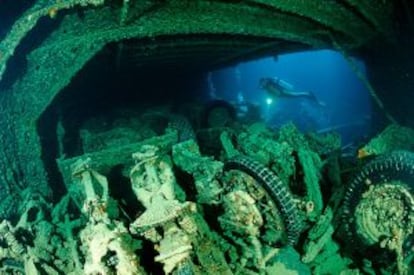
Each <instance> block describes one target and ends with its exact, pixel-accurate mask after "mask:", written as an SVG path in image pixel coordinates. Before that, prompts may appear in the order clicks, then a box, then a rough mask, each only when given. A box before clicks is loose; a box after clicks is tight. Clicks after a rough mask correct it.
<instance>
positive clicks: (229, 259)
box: [0, 0, 414, 275]
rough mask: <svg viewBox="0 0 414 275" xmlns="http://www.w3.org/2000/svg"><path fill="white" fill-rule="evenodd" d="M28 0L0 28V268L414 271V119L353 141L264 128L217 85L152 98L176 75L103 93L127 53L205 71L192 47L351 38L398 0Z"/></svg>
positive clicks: (366, 37) (379, 26)
mask: <svg viewBox="0 0 414 275" xmlns="http://www.w3.org/2000/svg"><path fill="white" fill-rule="evenodd" d="M33 2H34V3H33V5H31V6H29V7H28V8H27V10H25V11H22V12H21V14H19V16H16V19H15V20H14V23H13V24H11V25H10V27H9V29H8V30H7V31H6V32H5V34H4V35H3V37H2V40H1V41H0V90H1V91H0V114H1V116H0V128H1V131H0V149H1V150H0V218H1V219H0V274H27V275H38V274H53V275H54V274H72V275H80V274H87V275H110V274H119V275H127V274H176V275H189V274H411V273H412V272H413V271H412V270H413V269H414V152H413V150H414V130H413V129H411V128H409V127H403V126H400V125H398V124H397V123H393V124H390V125H389V126H388V127H384V129H382V131H380V133H379V134H378V135H377V136H375V137H373V138H371V139H370V140H369V141H368V140H367V142H366V144H365V145H364V146H361V147H360V149H359V151H358V150H355V152H352V153H353V155H349V154H345V153H344V151H343V149H344V148H341V138H340V135H339V134H338V133H335V132H326V133H324V134H318V133H316V132H310V133H304V132H301V131H300V130H299V129H298V128H297V127H296V126H295V125H294V124H293V123H286V124H285V125H283V126H282V127H280V128H278V129H273V128H269V127H268V126H267V125H266V124H265V123H264V122H263V120H262V119H261V118H260V115H258V112H257V109H256V111H254V110H253V109H254V108H253V107H254V104H251V106H248V107H249V108H250V109H249V108H246V109H244V110H243V111H245V112H244V113H243V116H242V117H239V116H238V113H237V111H240V110H236V108H237V106H235V104H233V103H228V102H224V101H220V100H217V101H213V102H212V104H208V106H205V105H204V106H203V104H200V103H199V101H197V100H194V101H190V99H189V98H185V99H188V100H187V101H186V100H183V102H179V103H180V104H169V103H168V104H162V103H165V102H162V103H161V101H162V100H163V97H167V92H169V93H171V94H172V95H171V94H169V96H170V97H175V96H176V95H175V94H174V92H171V91H170V90H168V91H163V93H161V95H162V96H160V97H159V98H156V100H154V101H155V103H154V102H151V103H152V104H147V103H145V102H139V103H142V104H135V105H134V106H135V108H132V107H131V105H132V104H131V105H128V104H125V105H123V106H117V105H116V104H117V103H119V102H115V101H114V102H112V101H111V99H114V98H115V97H110V98H109V99H106V98H105V96H108V94H105V93H104V92H102V91H103V90H105V89H104V88H105V87H103V86H104V85H105V84H107V83H108V81H106V82H105V81H104V79H103V78H106V77H107V76H108V75H109V76H110V77H109V78H110V79H112V78H111V77H112V75H111V73H113V74H114V75H115V74H117V77H118V78H117V80H118V81H120V82H121V81H122V80H124V81H127V80H128V78H122V74H123V73H125V74H126V73H127V72H126V71H128V69H125V68H122V64H123V62H124V63H125V59H128V60H127V61H131V62H132V63H134V65H136V66H138V67H139V66H141V65H142V64H144V63H145V64H146V65H148V64H150V65H151V64H152V62H154V63H156V62H158V63H157V66H161V65H160V64H165V63H168V61H169V59H174V61H175V63H174V62H173V63H174V64H176V65H177V67H178V66H181V67H180V68H183V67H186V66H194V68H198V69H199V70H200V66H199V65H200V64H199V63H197V62H193V59H194V58H196V57H200V56H203V58H201V59H197V60H198V62H205V63H203V65H204V64H207V63H208V65H210V66H211V67H214V66H215V67H217V66H218V65H222V64H226V63H228V62H230V61H234V60H239V59H242V56H246V55H247V56H255V55H258V56H260V55H263V54H264V53H270V52H273V51H274V50H270V49H273V48H275V47H276V48H278V49H280V50H283V51H287V52H289V51H293V50H296V49H310V48H326V47H328V48H329V47H336V48H337V50H340V51H342V52H345V51H347V50H353V49H356V48H358V47H360V46H363V45H365V44H366V43H368V42H369V41H371V39H374V38H377V37H378V35H379V34H381V35H383V36H386V34H387V33H388V31H389V30H390V28H391V26H392V24H391V17H390V14H391V12H392V11H393V8H394V7H393V3H392V1H379V3H377V4H376V5H372V4H370V3H371V2H370V1H325V2H323V3H322V2H320V3H319V2H318V3H317V2H315V1H296V0H289V1H278V0H274V1H220V0H217V1H176V0H172V1H132V0H130V1H128V0H123V1H102V0H58V1H54V0H53V1H52V0H44V1H43V0H38V1H33ZM36 28H40V29H43V28H44V29H47V31H49V33H47V34H44V33H42V32H41V31H40V30H39V29H36ZM36 31H39V32H38V33H37V32H36ZM36 35H39V37H36ZM203 35H205V36H203ZM187 36H188V37H187ZM171 37H173V38H174V39H171ZM382 38H384V37H382ZM200 49H203V50H202V51H201V50H200ZM229 49H231V50H230V52H229ZM23 52H24V54H22V53H23ZM108 52H111V54H109V55H107V53H108ZM114 52H115V54H113V53H114ZM96 55H97V59H99V58H100V59H99V60H100V62H102V60H104V61H105V62H103V63H99V62H96V63H97V64H98V65H96V64H95V63H93V62H92V63H93V64H92V65H95V67H93V66H92V65H91V67H88V68H87V69H89V70H87V69H85V67H87V65H86V64H87V62H88V61H90V60H91V59H92V58H93V57H94V56H96ZM108 56H109V57H111V58H113V59H111V58H108ZM125 56H126V58H125ZM107 59H111V60H110V61H108V60H107ZM200 60H201V61H200ZM95 61H96V60H95ZM163 62H165V63H163ZM196 63H197V64H196ZM102 64H105V66H108V67H111V70H110V69H108V70H106V69H107V68H106V67H105V66H102V67H105V69H102V68H101V69H102V70H98V71H99V72H100V73H102V74H103V75H99V76H98V77H97V76H96V75H89V74H88V77H89V76H90V77H91V78H93V80H94V81H96V82H95V83H93V84H94V85H93V87H90V88H91V89H90V90H91V91H92V92H90V91H89V94H87V93H83V91H84V90H82V89H77V88H79V87H78V86H77V85H79V83H83V84H84V82H83V81H84V79H83V78H82V77H84V76H85V75H86V73H85V75H81V77H78V78H76V79H75V80H74V79H73V77H74V76H75V75H76V74H77V73H78V72H79V71H81V70H85V71H86V72H90V69H91V68H95V69H97V67H99V66H100V65H102ZM108 64H110V65H108ZM183 64H186V65H183ZM195 65H198V67H197V66H195ZM157 66H155V67H156V68H159V67H157ZM206 66H207V65H206ZM112 67H114V68H112ZM128 68H129V67H128ZM191 68H193V67H191ZM174 69H175V67H174ZM134 72H135V71H134ZM134 72H132V74H133V73H134ZM142 72H143V71H141V73H142ZM120 75H121V76H120ZM155 75H156V76H157V78H156V80H155V81H154V82H163V81H164V78H163V76H164V75H162V72H158V70H156V73H155ZM114 78H115V76H114ZM169 80H170V81H171V78H169ZM100 81H102V83H104V84H100ZM92 82H93V81H92ZM98 82H99V83H98ZM73 83H75V84H73ZM70 84H73V85H74V86H73V87H70V88H68V89H67V90H64V88H65V87H66V86H68V85H69V86H70ZM123 84H125V83H123ZM128 84H129V83H126V84H125V85H123V86H122V88H126V87H127V86H128ZM152 84H153V86H151V87H154V86H156V84H157V83H152ZM113 86H114V87H112V86H111V87H110V88H112V89H113V91H112V92H113V93H115V94H116V93H119V94H120V97H122V96H125V94H127V93H122V92H121V91H119V90H118V89H122V88H120V87H118V86H116V85H115V84H113ZM115 86H116V87H115ZM171 86H172V85H170V86H169V85H165V86H163V88H171V90H173V91H174V89H173V88H172V87H171ZM151 87H150V88H151ZM146 88H148V87H146ZM62 90H64V91H63V92H62ZM73 90H80V91H77V92H76V91H75V92H74V91H73ZM85 90H86V88H85ZM101 92H102V94H101ZM371 92H374V91H373V90H372V89H371ZM130 93H137V94H139V93H141V94H143V95H144V96H147V97H148V98H149V97H150V96H151V95H152V93H154V94H155V97H157V96H158V95H159V94H157V93H156V92H155V89H154V90H151V89H145V90H140V91H136V90H135V88H134V89H131V90H130ZM91 94H93V95H91ZM374 95H375V94H374ZM177 97H178V96H177ZM137 98H138V97H136V98H133V99H137ZM375 98H376V97H375ZM91 99H92V100H91ZM129 99H130V98H127V99H125V101H128V100H129ZM179 99H181V98H179ZM192 99H193V98H191V100H192ZM376 99H377V104H378V105H379V107H380V109H381V111H385V110H384V106H383V105H382V103H381V101H378V98H376ZM105 100H107V101H109V102H105V104H102V105H99V104H100V102H101V101H105ZM378 102H379V103H378ZM175 103H176V102H175ZM95 105H99V106H100V108H102V110H100V112H97V113H99V114H100V115H96V113H94V112H93V111H96V110H94V108H96V106H95ZM136 106H138V107H136ZM239 107H240V106H239ZM85 109H86V110H85ZM246 110H250V111H251V113H249V112H247V111H246ZM88 111H91V113H93V115H91V114H90V113H88ZM85 114H88V115H85ZM83 115H84V117H82V116H83ZM80 117H81V119H80Z"/></svg>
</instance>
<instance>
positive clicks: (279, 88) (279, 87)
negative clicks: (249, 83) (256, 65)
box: [259, 77, 326, 106]
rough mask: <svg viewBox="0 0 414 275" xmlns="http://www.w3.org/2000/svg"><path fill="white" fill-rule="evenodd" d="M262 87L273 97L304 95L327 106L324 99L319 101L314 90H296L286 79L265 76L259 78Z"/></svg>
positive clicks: (303, 96)
mask: <svg viewBox="0 0 414 275" xmlns="http://www.w3.org/2000/svg"><path fill="white" fill-rule="evenodd" d="M259 85H260V88H262V89H263V90H265V91H266V92H267V94H268V95H269V96H270V97H271V98H273V99H274V98H281V97H285V98H293V97H302V98H307V99H309V100H312V101H314V102H315V103H316V104H318V105H320V106H325V105H326V104H325V103H324V102H322V101H319V100H318V99H317V98H316V96H315V95H314V94H313V93H312V92H302V91H296V90H295V89H294V88H293V85H291V84H289V83H287V82H286V81H283V80H281V79H280V78H277V77H263V78H261V79H260V80H259Z"/></svg>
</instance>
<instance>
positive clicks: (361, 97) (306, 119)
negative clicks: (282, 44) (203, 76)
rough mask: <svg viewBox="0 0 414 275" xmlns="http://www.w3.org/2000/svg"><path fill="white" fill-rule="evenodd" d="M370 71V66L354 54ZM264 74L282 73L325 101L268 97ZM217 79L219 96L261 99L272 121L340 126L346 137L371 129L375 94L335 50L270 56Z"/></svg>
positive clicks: (219, 73)
mask: <svg viewBox="0 0 414 275" xmlns="http://www.w3.org/2000/svg"><path fill="white" fill-rule="evenodd" d="M353 61H354V62H355V63H356V64H357V65H358V69H359V70H361V72H363V73H364V74H365V66H364V64H363V63H362V62H360V61H358V60H353ZM262 77H279V78H281V79H283V80H284V81H287V82H288V83H290V84H292V85H293V86H294V87H295V89H297V90H302V91H312V92H313V93H314V94H315V95H316V97H317V98H318V100H320V101H322V102H324V103H325V104H326V106H325V107H321V106H319V105H318V104H315V103H314V102H312V101H310V100H308V99H303V98H293V99H292V98H281V99H278V100H276V101H275V100H273V101H272V103H271V104H268V103H267V99H268V95H267V94H266V92H265V91H263V90H261V89H260V88H259V85H258V83H259V79H260V78H262ZM211 80H212V82H213V84H214V88H215V89H216V91H215V92H216V95H217V97H219V98H222V99H225V100H228V101H233V102H237V101H238V100H240V95H242V98H243V100H246V101H248V102H251V103H256V104H259V105H260V108H261V112H262V118H263V120H264V121H266V123H267V124H268V125H269V126H270V127H279V126H280V125H283V124H285V123H287V122H293V123H294V124H295V125H297V127H299V128H300V129H301V130H303V131H324V130H326V129H327V128H331V127H335V129H337V131H338V132H339V133H340V134H341V135H342V138H343V143H344V144H346V143H349V142H352V141H356V140H361V139H363V138H364V136H365V135H367V134H368V132H369V131H370V122H371V112H372V108H371V98H370V95H369V93H368V91H367V89H366V87H365V86H364V85H363V83H362V82H361V81H360V79H358V77H357V76H356V73H355V72H354V71H353V70H352V69H351V67H350V65H349V63H348V62H347V61H346V60H345V58H344V57H343V56H342V55H341V54H340V53H338V52H335V51H332V50H319V51H309V52H301V53H294V54H286V55H281V56H278V57H274V58H272V57H268V58H264V59H261V60H256V61H251V62H246V63H241V64H238V65H237V66H234V67H230V68H226V69H222V70H219V71H214V72H212V73H211Z"/></svg>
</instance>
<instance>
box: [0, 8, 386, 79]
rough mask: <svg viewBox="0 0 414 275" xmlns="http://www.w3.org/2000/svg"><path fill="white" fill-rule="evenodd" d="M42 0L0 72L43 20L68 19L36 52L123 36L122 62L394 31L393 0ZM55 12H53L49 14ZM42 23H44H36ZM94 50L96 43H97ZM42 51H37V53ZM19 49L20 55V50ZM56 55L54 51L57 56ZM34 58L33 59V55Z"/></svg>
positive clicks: (195, 59)
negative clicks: (23, 40) (22, 42)
mask: <svg viewBox="0 0 414 275" xmlns="http://www.w3.org/2000/svg"><path fill="white" fill-rule="evenodd" d="M371 3H372V1H369V0H359V1H357V0H342V1H327V0H325V1H306V0H273V1H271V0H251V1H235V0H233V1H224V0H221V1H220V0H213V1H189V0H187V1H161V0H155V1H123V2H121V1H105V2H104V1H101V0H62V1H38V2H37V3H36V4H35V5H33V7H32V8H30V9H28V10H27V11H26V12H25V13H24V14H23V15H22V16H21V18H20V19H18V20H16V23H15V25H14V26H13V28H12V29H11V31H10V32H9V34H8V35H7V36H6V37H5V39H3V41H2V42H1V43H0V75H1V74H3V73H4V70H5V68H6V64H7V60H8V59H9V58H10V57H11V56H12V55H13V54H14V53H15V50H16V48H17V47H18V45H19V43H20V42H21V41H22V39H23V38H24V37H25V36H26V34H27V33H30V31H31V30H32V29H33V28H36V24H37V22H38V20H40V19H41V18H43V17H44V18H46V19H44V20H62V22H61V23H60V24H59V26H58V27H57V29H56V30H55V31H53V32H52V33H50V34H47V35H46V37H47V38H46V39H45V41H44V43H43V44H41V45H40V47H38V49H34V51H33V53H32V54H31V55H32V56H33V55H35V56H36V59H38V55H41V56H42V57H43V58H46V57H47V56H48V55H50V54H54V53H53V50H52V51H51V49H53V48H56V47H59V48H61V49H63V48H70V47H72V48H73V51H74V49H75V48H78V47H79V45H80V44H83V45H84V44H95V45H97V44H99V47H100V46H103V45H106V44H107V43H111V42H113V43H116V42H119V41H123V42H121V43H120V44H119V45H117V46H116V47H115V56H116V58H117V59H118V60H117V62H118V64H127V65H137V66H140V65H142V64H146V63H150V64H155V63H159V64H161V65H162V64H175V65H176V66H177V64H183V65H186V66H195V67H197V66H207V67H208V66H210V65H211V66H220V65H223V64H226V63H228V62H235V61H240V60H245V59H249V58H255V57H258V56H263V55H277V54H281V53H286V52H292V51H298V50H304V49H311V48H330V47H332V44H333V42H335V43H337V44H338V45H341V47H343V48H344V49H345V50H351V49H357V48H360V47H362V46H364V45H367V44H368V43H370V42H372V41H373V40H375V39H377V38H378V37H381V38H384V37H389V35H390V34H391V33H392V32H391V30H392V25H391V23H392V13H393V6H392V1H389V0H388V1H386V0H384V1H378V2H376V3H375V4H371ZM49 17H50V18H49ZM38 25H39V24H38ZM91 48H93V47H91ZM93 51H94V50H92V49H91V52H93ZM36 53H37V54H36ZM17 54H18V53H17ZM51 58H53V57H51ZM29 59H30V57H29Z"/></svg>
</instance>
